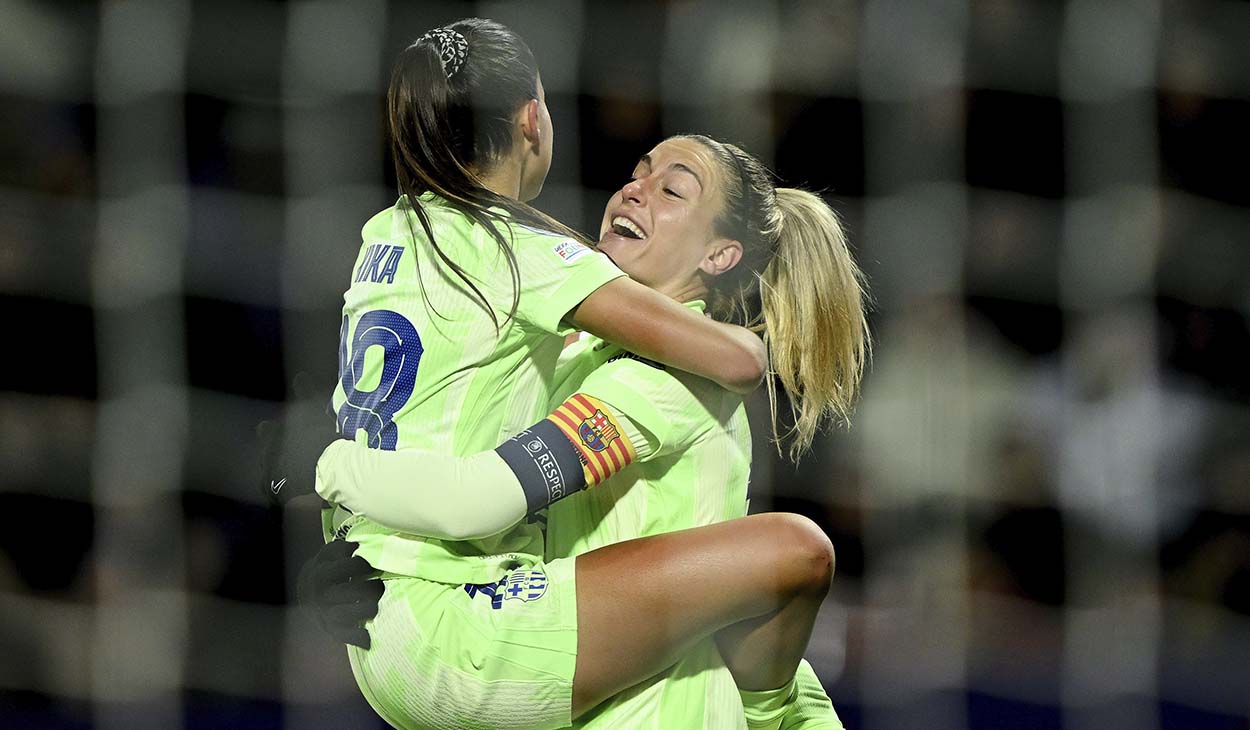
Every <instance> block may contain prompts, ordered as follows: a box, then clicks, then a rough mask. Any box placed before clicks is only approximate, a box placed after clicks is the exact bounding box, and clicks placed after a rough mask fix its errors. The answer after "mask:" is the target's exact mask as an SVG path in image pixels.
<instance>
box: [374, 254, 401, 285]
mask: <svg viewBox="0 0 1250 730" xmlns="http://www.w3.org/2000/svg"><path fill="white" fill-rule="evenodd" d="M403 255H404V247H403V246H391V254H390V255H389V256H387V257H386V264H385V265H384V266H383V267H382V273H381V274H379V275H378V278H376V279H374V280H373V281H374V282H375V283H377V282H380V281H381V280H382V279H386V283H387V284H394V283H395V271H396V270H398V269H399V257H400V256H403Z"/></svg>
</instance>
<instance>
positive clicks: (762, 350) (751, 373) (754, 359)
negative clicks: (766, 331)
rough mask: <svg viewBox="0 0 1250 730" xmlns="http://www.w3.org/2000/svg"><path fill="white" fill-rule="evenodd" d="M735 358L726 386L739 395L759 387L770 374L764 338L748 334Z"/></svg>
mask: <svg viewBox="0 0 1250 730" xmlns="http://www.w3.org/2000/svg"><path fill="white" fill-rule="evenodd" d="M739 350H740V352H739V354H738V356H737V357H735V358H733V362H732V372H730V373H728V374H727V375H728V377H727V378H726V380H725V386H726V387H727V388H728V389H729V390H731V391H733V392H735V393H738V394H739V395H746V394H748V393H750V392H752V391H753V390H755V389H756V388H757V387H759V384H760V382H761V381H763V380H764V376H765V375H767V374H768V348H767V347H766V346H765V345H764V342H763V340H761V339H760V338H758V337H756V336H755V335H752V334H748V335H747V336H746V337H745V338H744V340H743V342H742V346H741V347H740V348H739Z"/></svg>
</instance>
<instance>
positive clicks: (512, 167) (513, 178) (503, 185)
mask: <svg viewBox="0 0 1250 730" xmlns="http://www.w3.org/2000/svg"><path fill="white" fill-rule="evenodd" d="M522 168H523V165H520V164H516V163H514V162H513V161H512V160H503V161H501V162H499V163H498V164H496V165H493V166H492V167H491V169H490V171H489V172H487V173H486V174H484V175H483V174H479V175H478V179H479V180H481V181H482V185H483V186H484V187H485V188H486V189H487V190H489V191H491V192H492V193H494V194H496V195H500V196H503V197H505V198H512V199H513V200H520V199H521V177H522V172H523V169H522Z"/></svg>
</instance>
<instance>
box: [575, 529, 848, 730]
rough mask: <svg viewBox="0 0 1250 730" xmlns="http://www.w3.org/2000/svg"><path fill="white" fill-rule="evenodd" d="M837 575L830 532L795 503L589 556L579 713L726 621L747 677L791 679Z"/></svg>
mask: <svg viewBox="0 0 1250 730" xmlns="http://www.w3.org/2000/svg"><path fill="white" fill-rule="evenodd" d="M832 575H833V546H832V545H831V544H830V543H829V538H827V537H826V536H825V535H824V533H823V532H821V530H820V528H818V527H817V526H816V525H815V524H814V523H812V521H811V520H808V519H806V518H804V517H799V516H798V515H788V514H767V515H753V516H751V517H744V518H742V519H738V520H732V521H730V522H723V523H720V524H716V525H710V526H708V527H699V528H695V529H691V530H683V531H680V532H673V533H668V534H664V535H655V536H652V537H645V538H641V539H638V540H629V541H626V542H621V543H617V544H615V545H609V546H607V547H604V548H600V549H598V550H594V551H591V552H589V553H586V554H584V555H581V556H579V557H578V558H577V621H578V643H577V670H576V674H575V676H574V679H573V716H574V717H578V716H579V715H581V714H582V713H583V712H585V711H586V710H589V709H590V708H592V707H594V706H595V705H597V704H599V703H600V702H602V701H604V700H605V699H607V698H608V697H611V696H612V695H614V694H616V693H617V692H620V691H621V690H623V689H625V688H627V687H630V686H632V685H634V684H637V683H638V682H640V681H642V680H644V679H646V678H647V677H650V676H652V675H654V674H656V673H658V672H661V671H663V670H664V669H665V668H667V667H669V666H671V665H672V664H673V663H675V662H676V661H677V660H678V659H679V658H680V657H681V656H682V655H683V654H684V653H686V652H687V651H688V650H689V649H690V647H691V646H692V645H694V644H695V643H697V642H698V641H700V640H702V639H704V638H706V637H708V636H711V635H713V634H716V632H718V631H720V630H721V629H723V628H724V627H727V626H732V628H731V629H730V630H728V631H725V632H722V633H721V634H717V636H716V639H717V643H718V645H719V647H720V649H721V652H722V654H723V655H724V657H725V661H726V664H727V665H729V667H730V671H731V672H732V673H733V675H734V678H735V680H736V681H737V682H738V684H739V688H741V689H769V688H772V687H777V686H779V685H782V684H784V683H786V682H787V681H789V679H790V677H792V676H794V669H795V667H796V666H797V665H798V663H799V659H800V658H801V657H802V653H803V650H804V649H805V648H806V646H807V639H808V637H809V636H810V635H811V631H812V624H813V622H814V621H815V617H816V612H817V611H818V610H819V607H820V603H821V601H823V599H824V597H825V594H826V593H827V592H828V590H829V580H830V578H831V577H832ZM742 622H745V623H742ZM735 624H740V625H736V626H735Z"/></svg>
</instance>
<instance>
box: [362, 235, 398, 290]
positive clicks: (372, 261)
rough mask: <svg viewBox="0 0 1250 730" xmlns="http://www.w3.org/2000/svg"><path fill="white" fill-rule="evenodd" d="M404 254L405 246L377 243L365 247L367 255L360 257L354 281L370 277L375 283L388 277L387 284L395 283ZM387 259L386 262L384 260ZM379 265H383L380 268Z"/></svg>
mask: <svg viewBox="0 0 1250 730" xmlns="http://www.w3.org/2000/svg"><path fill="white" fill-rule="evenodd" d="M403 255H404V247H403V246H390V245H387V244H383V243H375V244H373V245H372V246H370V247H369V248H366V249H365V255H364V257H363V258H362V259H360V266H359V267H357V269H356V276H355V277H354V278H353V279H352V282H353V283H358V282H361V281H364V280H365V279H368V280H369V281H371V282H373V283H374V284H377V283H380V282H381V281H382V280H383V279H386V283H387V284H394V283H395V272H396V271H398V270H399V257H400V256H403ZM383 259H385V260H386V263H383V262H382V260H383ZM378 267H381V268H380V269H379V268H378Z"/></svg>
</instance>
